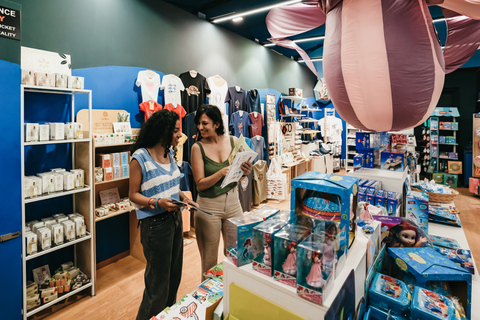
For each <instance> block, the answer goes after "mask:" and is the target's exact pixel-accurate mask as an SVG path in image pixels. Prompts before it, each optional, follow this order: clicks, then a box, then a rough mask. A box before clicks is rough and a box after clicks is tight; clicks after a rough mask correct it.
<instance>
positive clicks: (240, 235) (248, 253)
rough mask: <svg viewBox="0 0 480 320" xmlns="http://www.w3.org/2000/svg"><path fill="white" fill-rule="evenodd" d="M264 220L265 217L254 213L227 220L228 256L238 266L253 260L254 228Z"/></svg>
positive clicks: (226, 243) (226, 241) (226, 245)
mask: <svg viewBox="0 0 480 320" xmlns="http://www.w3.org/2000/svg"><path fill="white" fill-rule="evenodd" d="M262 222H263V219H261V218H259V217H257V216H255V215H253V214H248V215H244V216H240V217H235V218H230V219H228V220H227V222H226V224H227V226H226V228H227V230H229V232H228V233H227V237H226V239H225V247H226V248H227V258H228V259H229V260H230V261H232V262H233V264H235V265H236V266H237V267H240V266H243V265H245V264H248V263H250V262H252V259H253V249H252V244H253V241H252V237H253V228H254V227H255V226H256V225H258V224H260V223H262Z"/></svg>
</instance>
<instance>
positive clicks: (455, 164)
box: [448, 161, 462, 174]
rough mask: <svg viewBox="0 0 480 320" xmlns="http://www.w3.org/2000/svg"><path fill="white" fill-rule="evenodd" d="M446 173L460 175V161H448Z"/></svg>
mask: <svg viewBox="0 0 480 320" xmlns="http://www.w3.org/2000/svg"><path fill="white" fill-rule="evenodd" d="M448 173H455V174H462V161H448Z"/></svg>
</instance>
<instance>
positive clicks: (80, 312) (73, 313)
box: [32, 188, 480, 320]
mask: <svg viewBox="0 0 480 320" xmlns="http://www.w3.org/2000/svg"><path fill="white" fill-rule="evenodd" d="M457 190H458V191H459V192H460V195H459V196H458V197H457V199H456V200H455V204H456V206H457V208H458V209H459V210H460V213H461V214H460V219H461V221H462V223H463V228H464V230H465V234H466V237H467V240H468V243H469V246H470V249H471V250H472V254H473V256H474V258H475V263H477V265H478V264H479V263H480V246H479V245H478V243H480V228H479V227H478V225H477V223H478V222H479V221H480V219H479V218H478V217H477V216H479V215H480V198H479V197H475V196H473V195H472V194H471V193H469V192H468V189H466V188H459V189H457ZM268 205H270V206H274V207H277V208H280V209H288V208H289V206H290V203H289V201H288V200H285V201H283V202H281V203H276V202H268ZM445 236H447V237H448V234H447V235H445ZM188 240H190V241H191V242H190V243H189V244H186V245H185V246H184V249H185V251H184V252H185V254H184V264H183V276H182V282H181V284H180V288H179V292H178V298H181V297H182V296H184V295H185V294H187V293H190V292H192V291H193V290H194V289H195V288H196V287H197V286H198V285H199V284H200V281H201V280H200V279H201V278H200V255H199V253H198V248H197V244H196V241H195V238H193V237H189V238H188ZM187 242H188V241H187ZM223 258H224V256H223V254H222V246H221V247H220V250H219V261H221V260H222V259H223ZM144 270H145V265H144V264H143V263H142V262H140V261H139V260H137V259H135V258H133V257H132V256H128V257H126V258H123V259H121V260H119V261H117V262H115V263H113V264H110V265H108V266H106V267H104V268H102V269H99V270H97V293H96V296H95V297H91V296H88V295H79V296H77V297H74V298H70V299H69V300H68V301H66V302H64V303H59V304H57V305H55V306H54V307H53V308H51V309H47V310H45V311H43V312H41V313H39V314H37V315H35V316H33V317H32V319H48V320H65V319H76V320H83V319H85V320H87V319H88V320H95V319H135V317H136V314H137V310H138V307H139V305H140V301H141V298H142V293H143V288H144V284H143V273H144Z"/></svg>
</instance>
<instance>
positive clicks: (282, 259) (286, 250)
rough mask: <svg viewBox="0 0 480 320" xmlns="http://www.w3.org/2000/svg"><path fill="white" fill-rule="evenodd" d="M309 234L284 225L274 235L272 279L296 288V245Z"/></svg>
mask: <svg viewBox="0 0 480 320" xmlns="http://www.w3.org/2000/svg"><path fill="white" fill-rule="evenodd" d="M309 234H310V229H308V228H307V227H304V226H300V225H297V224H286V225H285V226H284V227H283V228H282V229H280V231H278V232H277V233H276V234H275V235H274V243H273V244H274V255H273V278H274V279H275V280H277V281H279V282H282V283H284V284H286V285H289V286H291V287H294V288H295V287H296V277H297V245H298V244H299V243H300V242H302V241H303V239H305V238H306V237H307V236H308V235H309Z"/></svg>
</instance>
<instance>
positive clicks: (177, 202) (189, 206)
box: [169, 198, 213, 216]
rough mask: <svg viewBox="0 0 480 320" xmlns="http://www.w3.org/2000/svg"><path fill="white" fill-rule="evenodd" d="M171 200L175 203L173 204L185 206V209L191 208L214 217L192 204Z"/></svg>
mask: <svg viewBox="0 0 480 320" xmlns="http://www.w3.org/2000/svg"><path fill="white" fill-rule="evenodd" d="M169 199H170V200H172V201H173V204H176V205H180V206H185V207H188V208H190V209H194V210H197V211H200V212H203V213H206V214H208V215H211V216H213V213H210V212H208V211H205V210H203V209H200V208H197V207H195V206H192V205H191V204H188V203H186V202H183V201H180V200H175V199H173V198H169Z"/></svg>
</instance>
